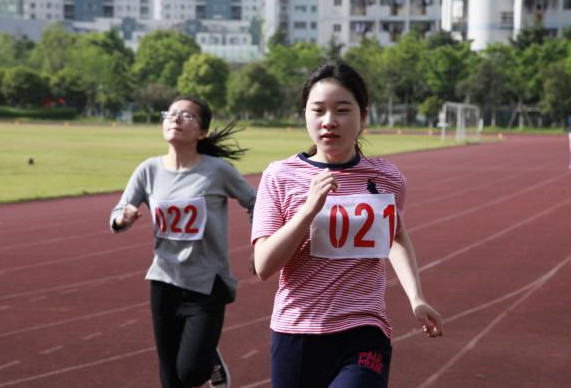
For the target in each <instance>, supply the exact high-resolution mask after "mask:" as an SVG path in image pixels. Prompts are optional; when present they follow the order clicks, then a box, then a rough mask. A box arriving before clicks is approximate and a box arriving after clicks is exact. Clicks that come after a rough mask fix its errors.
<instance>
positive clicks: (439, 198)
mask: <svg viewBox="0 0 571 388" xmlns="http://www.w3.org/2000/svg"><path fill="white" fill-rule="evenodd" d="M527 174H528V172H527V171H524V172H520V173H517V174H513V175H511V176H510V177H509V178H507V179H514V178H516V177H517V178H518V177H519V176H520V175H527ZM507 179H506V178H505V177H501V178H498V179H495V180H491V181H488V182H486V183H483V184H480V185H478V186H470V187H468V188H466V189H464V190H459V191H453V192H452V193H450V194H446V195H445V194H437V195H435V196H434V198H431V199H426V200H420V201H416V202H415V203H411V204H410V205H407V206H406V209H407V211H408V210H410V209H411V208H415V207H419V206H426V205H427V204H429V203H434V202H440V201H444V200H446V199H449V198H454V197H460V196H462V195H464V194H465V193H469V192H472V191H478V190H480V189H482V188H484V187H488V186H493V185H495V184H497V183H500V182H505V181H506V180H507ZM417 190H418V191H423V190H425V188H424V187H420V188H418V189H417Z"/></svg>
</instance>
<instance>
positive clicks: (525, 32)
mask: <svg viewBox="0 0 571 388" xmlns="http://www.w3.org/2000/svg"><path fill="white" fill-rule="evenodd" d="M546 37H547V30H546V29H545V28H543V25H542V23H541V21H539V20H537V21H536V22H535V23H534V24H533V26H530V27H527V28H523V29H522V30H521V31H520V32H519V33H518V35H517V37H516V38H515V39H510V42H511V43H512V44H513V45H514V46H515V47H517V48H518V49H520V50H525V49H526V48H527V47H529V46H531V45H533V44H537V45H542V44H543V42H544V40H545V38H546Z"/></svg>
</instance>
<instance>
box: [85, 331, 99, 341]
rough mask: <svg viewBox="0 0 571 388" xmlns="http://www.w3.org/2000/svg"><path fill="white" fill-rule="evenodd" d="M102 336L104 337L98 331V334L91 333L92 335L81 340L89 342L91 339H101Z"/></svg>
mask: <svg viewBox="0 0 571 388" xmlns="http://www.w3.org/2000/svg"><path fill="white" fill-rule="evenodd" d="M102 335H103V333H102V332H100V331H98V332H96V333H91V334H88V335H85V336H83V337H81V339H82V340H83V341H89V340H91V339H93V338H97V337H101V336H102Z"/></svg>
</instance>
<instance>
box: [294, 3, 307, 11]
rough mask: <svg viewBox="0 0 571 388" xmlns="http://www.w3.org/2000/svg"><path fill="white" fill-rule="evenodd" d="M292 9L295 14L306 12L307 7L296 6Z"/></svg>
mask: <svg viewBox="0 0 571 388" xmlns="http://www.w3.org/2000/svg"><path fill="white" fill-rule="evenodd" d="M294 9H295V10H296V11H297V12H307V7H306V6H305V5H296V6H295V7H294Z"/></svg>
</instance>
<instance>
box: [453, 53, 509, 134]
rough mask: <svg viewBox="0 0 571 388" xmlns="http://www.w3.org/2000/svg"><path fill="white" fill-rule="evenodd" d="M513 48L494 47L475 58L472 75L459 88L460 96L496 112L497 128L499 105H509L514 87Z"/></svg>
mask: <svg viewBox="0 0 571 388" xmlns="http://www.w3.org/2000/svg"><path fill="white" fill-rule="evenodd" d="M513 54H514V53H513V48H512V47H511V46H508V45H504V44H494V45H490V46H488V47H487V48H486V49H485V50H483V51H482V52H481V53H480V55H479V56H478V57H475V58H474V61H473V62H472V63H473V65H472V66H470V71H469V74H468V76H467V77H466V78H465V79H463V80H461V81H459V82H458V84H457V87H456V90H457V94H458V95H459V96H465V97H466V98H468V99H470V100H471V101H473V102H475V103H476V104H478V105H480V106H481V107H483V108H487V109H490V110H491V112H492V123H491V125H492V126H494V127H495V126H496V106H497V105H499V104H501V103H504V102H509V98H510V95H512V94H513V93H512V90H513V89H512V87H513V85H514V82H513V81H514V75H516V73H515V72H514V71H513V70H514V68H515V63H514V60H513V58H514V55H513Z"/></svg>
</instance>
